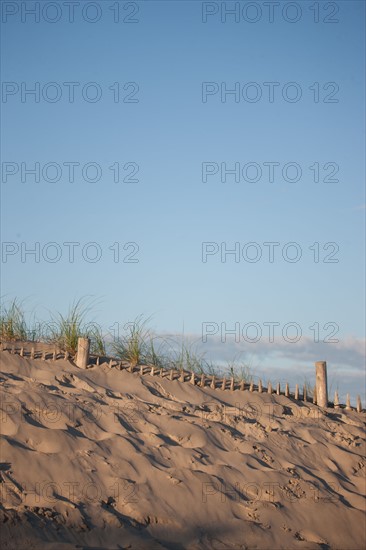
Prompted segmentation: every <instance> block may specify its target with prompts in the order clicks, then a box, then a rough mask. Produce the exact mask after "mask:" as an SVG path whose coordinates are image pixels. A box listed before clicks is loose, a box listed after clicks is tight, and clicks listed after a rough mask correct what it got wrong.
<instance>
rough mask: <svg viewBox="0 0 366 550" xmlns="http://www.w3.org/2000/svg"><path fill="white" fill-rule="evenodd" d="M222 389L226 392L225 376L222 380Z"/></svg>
mask: <svg viewBox="0 0 366 550" xmlns="http://www.w3.org/2000/svg"><path fill="white" fill-rule="evenodd" d="M221 389H222V390H225V389H226V378H225V376H224V378H223V379H222V384H221Z"/></svg>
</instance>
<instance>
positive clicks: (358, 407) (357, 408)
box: [356, 395, 362, 413]
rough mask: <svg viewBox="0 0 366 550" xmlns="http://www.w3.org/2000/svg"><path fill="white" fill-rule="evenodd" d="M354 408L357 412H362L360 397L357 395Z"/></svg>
mask: <svg viewBox="0 0 366 550" xmlns="http://www.w3.org/2000/svg"><path fill="white" fill-rule="evenodd" d="M356 410H357V412H358V413H361V412H362V403H361V397H360V396H359V395H358V396H357V405H356Z"/></svg>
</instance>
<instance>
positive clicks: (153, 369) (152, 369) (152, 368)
mask: <svg viewBox="0 0 366 550" xmlns="http://www.w3.org/2000/svg"><path fill="white" fill-rule="evenodd" d="M150 375H151V376H155V367H154V365H152V367H151V370H150Z"/></svg>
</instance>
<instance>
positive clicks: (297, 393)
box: [295, 384, 299, 400]
mask: <svg viewBox="0 0 366 550" xmlns="http://www.w3.org/2000/svg"><path fill="white" fill-rule="evenodd" d="M295 399H297V400H298V399H299V384H296V386H295Z"/></svg>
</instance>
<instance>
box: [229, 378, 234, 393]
mask: <svg viewBox="0 0 366 550" xmlns="http://www.w3.org/2000/svg"><path fill="white" fill-rule="evenodd" d="M234 388H235V383H234V378H233V377H231V380H230V391H234Z"/></svg>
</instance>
